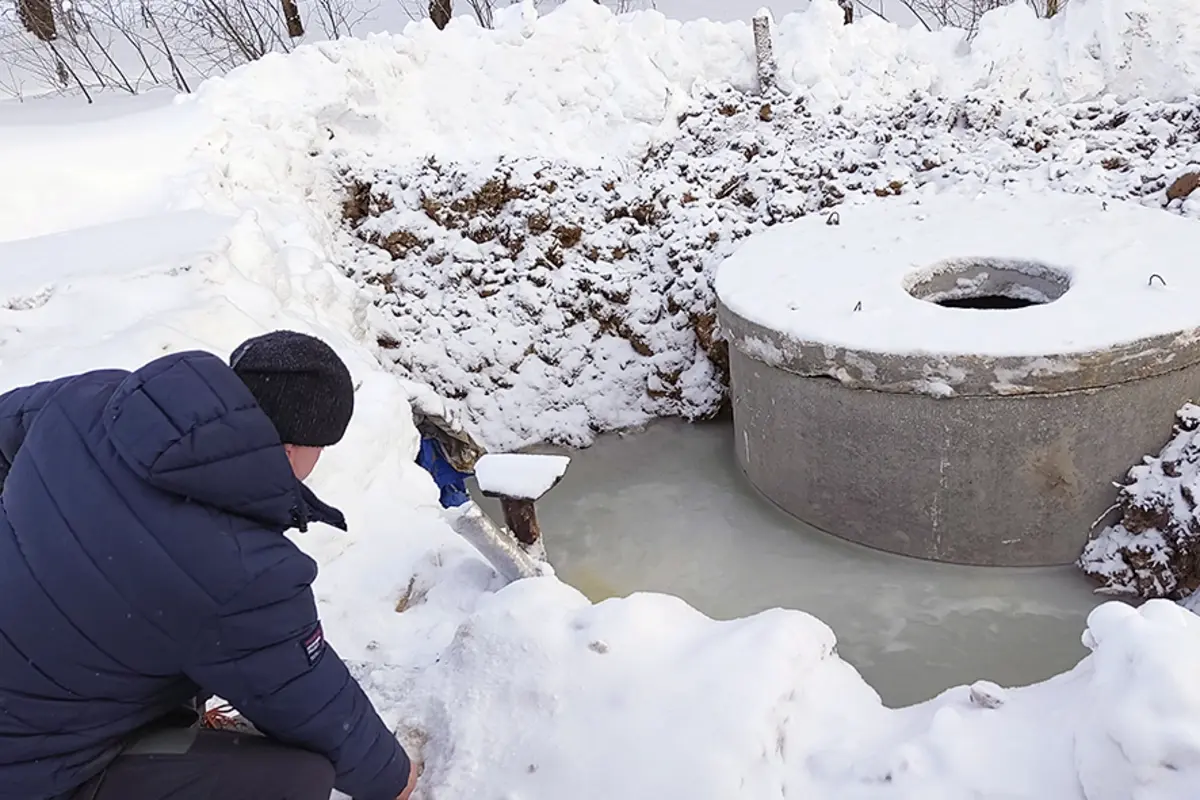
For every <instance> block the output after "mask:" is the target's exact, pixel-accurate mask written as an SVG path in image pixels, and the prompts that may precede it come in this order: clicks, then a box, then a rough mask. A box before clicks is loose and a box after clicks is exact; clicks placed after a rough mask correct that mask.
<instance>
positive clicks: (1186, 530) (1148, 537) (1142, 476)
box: [1079, 403, 1200, 600]
mask: <svg viewBox="0 0 1200 800" xmlns="http://www.w3.org/2000/svg"><path fill="white" fill-rule="evenodd" d="M1177 417H1178V422H1177V423H1176V424H1175V427H1174V430H1173V434H1172V436H1171V440H1170V441H1169V442H1167V445H1166V446H1165V447H1164V448H1163V449H1162V452H1160V453H1159V454H1158V455H1157V456H1154V457H1150V456H1146V457H1145V459H1143V463H1141V464H1139V465H1137V466H1135V467H1134V468H1133V469H1131V470H1129V482H1128V483H1126V484H1125V485H1123V486H1122V487H1121V491H1120V493H1119V494H1118V497H1117V507H1118V508H1119V509H1120V511H1121V521H1120V522H1118V523H1117V524H1115V525H1110V526H1109V527H1107V528H1105V529H1104V530H1103V531H1101V532H1100V534H1099V535H1098V536H1096V538H1094V539H1092V540H1091V541H1090V542H1088V544H1087V546H1086V547H1085V548H1084V551H1083V555H1082V556H1081V557H1080V559H1079V566H1080V568H1081V569H1082V570H1083V571H1084V572H1085V573H1086V574H1087V575H1088V576H1089V577H1091V578H1092V579H1093V580H1095V581H1096V582H1097V583H1099V584H1100V590H1101V591H1102V592H1106V593H1111V594H1129V595H1136V596H1137V597H1142V598H1159V597H1163V598H1169V599H1171V600H1181V599H1183V598H1185V597H1187V596H1188V595H1190V594H1192V593H1193V592H1194V591H1195V590H1196V589H1197V588H1198V587H1200V514H1198V513H1197V508H1196V504H1197V499H1200V406H1196V405H1193V404H1191V403H1188V404H1187V405H1185V406H1184V407H1183V408H1181V409H1180V410H1179V412H1178V413H1177Z"/></svg>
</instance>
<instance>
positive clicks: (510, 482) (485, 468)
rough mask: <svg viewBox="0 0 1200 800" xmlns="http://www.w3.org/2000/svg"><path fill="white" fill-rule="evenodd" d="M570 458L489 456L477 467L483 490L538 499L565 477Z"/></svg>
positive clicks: (518, 497) (516, 455) (524, 455)
mask: <svg viewBox="0 0 1200 800" xmlns="http://www.w3.org/2000/svg"><path fill="white" fill-rule="evenodd" d="M570 463H571V459H570V457H569V456H543V455H526V454H522V453H488V454H487V455H485V456H484V457H483V458H481V459H479V462H478V463H477V464H476V465H475V478H476V480H478V481H479V489H480V491H483V492H486V493H488V494H497V495H503V496H505V497H512V498H515V499H518V500H537V499H538V498H539V497H541V496H542V495H544V494H545V493H546V492H548V491H550V490H551V489H552V488H554V484H556V483H558V481H559V479H561V478H562V476H563V475H564V474H566V471H567V467H568V466H569V465H570Z"/></svg>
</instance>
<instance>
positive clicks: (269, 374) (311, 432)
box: [229, 331, 354, 447]
mask: <svg viewBox="0 0 1200 800" xmlns="http://www.w3.org/2000/svg"><path fill="white" fill-rule="evenodd" d="M229 366H231V367H232V368H233V371H234V372H236V373H237V374H238V377H240V378H241V379H242V381H243V382H244V383H245V384H246V386H248V387H249V388H250V392H251V394H253V395H254V398H255V400H257V401H258V405H259V407H260V408H262V410H263V411H264V412H266V414H267V416H268V417H269V418H270V419H271V422H273V423H275V430H277V431H278V432H279V438H280V439H282V440H283V442H284V444H297V445H304V446H308V447H328V446H329V445H333V444H337V443H338V442H339V441H341V439H342V436H343V435H344V434H345V433H346V427H347V426H348V425H349V424H350V417H351V415H353V414H354V383H353V381H352V380H351V379H350V370H348V369H346V365H345V364H344V363H343V362H342V360H341V359H340V358H338V355H337V353H335V352H334V351H333V348H332V347H330V346H329V345H327V344H325V343H324V342H322V341H321V340H320V339H317V338H316V337H313V336H308V335H307V334H303V333H296V332H295V331H273V332H271V333H267V334H264V335H262V336H256V337H255V338H253V339H248V340H246V341H245V342H243V343H242V344H240V345H238V347H237V349H236V350H234V351H233V355H232V356H230V359H229Z"/></svg>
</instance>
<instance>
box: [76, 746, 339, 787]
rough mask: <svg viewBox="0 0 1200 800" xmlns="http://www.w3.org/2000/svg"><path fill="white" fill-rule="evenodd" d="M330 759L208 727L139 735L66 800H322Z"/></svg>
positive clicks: (329, 778)
mask: <svg viewBox="0 0 1200 800" xmlns="http://www.w3.org/2000/svg"><path fill="white" fill-rule="evenodd" d="M333 781H334V770H333V765H332V764H330V763H329V761H328V759H326V758H324V757H323V756H319V755H316V754H315V753H310V752H308V751H307V750H298V749H295V748H292V747H287V746H285V745H282V744H279V743H277V742H273V741H271V740H270V739H267V738H265V737H262V736H256V735H254V734H247V733H235V732H233V731H222V730H211V729H208V728H192V729H188V730H185V729H175V730H167V731H160V732H157V733H155V734H151V735H148V736H146V737H143V738H141V739H139V740H138V741H137V742H135V743H134V744H133V745H132V746H130V747H129V748H128V749H126V750H125V752H124V753H122V754H121V756H120V757H118V758H117V759H116V760H115V761H113V762H112V764H110V765H109V766H108V768H107V769H106V770H105V771H104V772H102V773H101V774H100V775H97V776H96V777H95V778H93V779H92V780H90V781H88V782H87V783H86V784H84V785H83V786H82V787H80V789H79V790H78V791H76V792H75V794H74V795H72V796H71V800H210V799H211V800H329V795H330V794H331V793H332V792H333Z"/></svg>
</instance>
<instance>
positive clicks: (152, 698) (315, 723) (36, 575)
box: [0, 352, 409, 800]
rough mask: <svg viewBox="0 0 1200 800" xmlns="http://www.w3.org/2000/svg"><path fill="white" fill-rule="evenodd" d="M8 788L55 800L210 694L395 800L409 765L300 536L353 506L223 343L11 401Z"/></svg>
mask: <svg viewBox="0 0 1200 800" xmlns="http://www.w3.org/2000/svg"><path fill="white" fill-rule="evenodd" d="M0 482H2V484H3V490H2V493H0V504H2V511H0V798H22V800H31V799H32V798H49V797H55V796H57V795H60V794H62V793H64V792H67V791H70V790H71V789H73V788H75V787H76V786H78V785H79V784H80V783H82V782H83V781H85V780H86V779H87V778H89V777H90V776H91V775H93V774H95V773H96V772H98V771H99V770H101V769H102V768H103V767H104V765H105V764H107V763H108V761H110V760H111V759H112V758H114V757H115V756H116V754H117V753H118V752H119V751H120V748H121V745H122V743H123V742H124V741H125V740H126V739H127V738H128V737H129V735H130V734H131V733H132V732H134V731H135V730H137V729H138V728H139V727H141V726H144V725H146V724H147V723H150V722H152V721H153V720H155V719H156V718H158V717H160V716H163V715H166V714H169V713H170V712H172V711H173V710H175V709H177V708H178V707H179V706H180V705H182V704H184V703H186V702H187V701H188V700H189V698H191V697H194V696H196V695H197V694H199V693H200V692H201V691H204V692H210V693H215V694H218V695H220V696H221V697H223V698H225V699H226V700H228V701H229V702H231V703H232V704H233V705H234V706H235V707H237V708H238V709H239V710H240V711H242V713H243V714H245V715H246V717H248V718H249V719H250V720H251V721H253V722H254V723H255V724H256V725H257V726H258V727H259V728H260V729H261V730H263V731H264V732H265V733H267V734H269V735H271V736H273V737H275V738H277V739H279V740H281V741H283V742H286V743H289V744H294V745H297V746H301V747H304V748H307V749H309V750H313V751H316V752H318V753H322V754H324V755H326V756H327V757H328V758H329V759H330V761H332V762H333V764H334V766H335V767H336V769H337V775H338V779H337V785H338V789H339V790H341V791H343V792H345V793H346V794H349V795H351V796H352V797H355V798H364V799H365V800H393V798H395V797H396V796H397V795H398V794H399V793H400V791H401V790H402V789H403V788H404V785H405V783H406V781H407V778H408V771H409V762H408V758H407V756H406V755H405V753H404V751H403V749H401V747H400V745H399V744H398V743H397V742H396V739H395V737H394V736H392V735H391V733H390V732H389V731H388V730H387V728H386V727H385V726H384V724H383V722H382V721H381V720H380V719H379V716H378V715H377V714H376V712H375V710H374V709H373V708H372V706H371V703H370V702H369V701H368V699H367V698H366V696H365V695H364V694H363V692H362V690H361V689H360V688H359V686H358V684H357V683H356V682H355V681H354V679H353V678H352V677H351V676H350V674H349V673H348V672H347V670H346V667H345V665H344V664H343V663H342V661H341V660H340V659H339V658H338V656H337V654H336V653H334V651H333V649H332V648H331V647H329V646H328V645H326V644H325V641H324V637H323V634H322V631H321V628H320V621H319V620H318V618H317V609H316V604H315V601H314V598H313V593H312V590H311V588H310V584H311V583H312V581H313V579H314V578H315V577H316V564H315V563H314V562H313V561H312V559H310V558H309V557H308V556H306V555H305V554H304V553H303V552H301V551H300V549H299V548H297V547H296V546H295V544H293V543H292V542H291V541H290V540H289V539H288V538H287V537H286V536H284V535H283V533H284V531H285V530H287V529H289V528H292V527H298V528H299V529H300V530H304V529H305V528H306V526H307V524H308V523H309V522H311V521H316V522H324V523H327V524H331V525H335V526H338V527H342V528H343V529H344V527H345V523H344V520H343V518H342V516H341V514H340V513H338V512H337V511H336V510H335V509H332V508H330V507H328V506H326V505H324V504H323V503H321V502H320V501H319V500H317V498H316V497H315V496H314V495H313V494H312V492H311V491H309V490H308V489H307V488H305V487H304V485H303V484H302V483H300V482H299V481H298V480H296V478H295V476H294V475H293V473H292V470H291V467H290V465H289V464H288V460H287V456H286V454H285V453H284V450H283V447H282V445H281V443H280V441H279V436H278V434H277V433H276V432H275V428H274V426H273V425H272V424H271V422H270V420H269V419H268V418H267V416H266V415H265V414H264V413H263V412H262V411H261V410H260V409H259V408H258V407H257V405H255V402H254V398H253V396H252V395H251V394H250V391H249V390H248V389H247V388H246V386H245V384H243V383H242V382H241V380H240V379H239V378H238V377H237V375H236V374H234V372H233V371H232V370H231V369H229V367H227V366H226V365H225V363H224V362H223V361H221V360H220V359H219V358H217V357H216V356H214V355H211V354H209V353H200V352H192V353H182V354H177V355H172V356H167V357H165V358H161V359H159V360H157V361H154V362H152V363H150V364H148V365H147V366H145V367H143V368H142V369H140V370H138V371H137V372H134V373H128V372H123V371H114V370H109V371H102V372H92V373H88V374H85V375H79V376H75V377H71V378H64V379H62V380H59V381H54V382H51V383H44V384H39V385H37V386H32V387H28V388H25V389H18V390H16V391H13V392H10V393H8V394H6V395H4V396H3V397H0Z"/></svg>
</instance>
